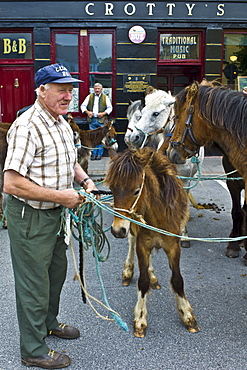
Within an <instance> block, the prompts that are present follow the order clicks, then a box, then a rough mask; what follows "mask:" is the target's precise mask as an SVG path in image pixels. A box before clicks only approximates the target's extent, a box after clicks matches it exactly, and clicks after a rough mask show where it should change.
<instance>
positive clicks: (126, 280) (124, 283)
mask: <svg viewBox="0 0 247 370" xmlns="http://www.w3.org/2000/svg"><path fill="white" fill-rule="evenodd" d="M131 283H132V279H124V280H122V285H123V286H129V285H131Z"/></svg>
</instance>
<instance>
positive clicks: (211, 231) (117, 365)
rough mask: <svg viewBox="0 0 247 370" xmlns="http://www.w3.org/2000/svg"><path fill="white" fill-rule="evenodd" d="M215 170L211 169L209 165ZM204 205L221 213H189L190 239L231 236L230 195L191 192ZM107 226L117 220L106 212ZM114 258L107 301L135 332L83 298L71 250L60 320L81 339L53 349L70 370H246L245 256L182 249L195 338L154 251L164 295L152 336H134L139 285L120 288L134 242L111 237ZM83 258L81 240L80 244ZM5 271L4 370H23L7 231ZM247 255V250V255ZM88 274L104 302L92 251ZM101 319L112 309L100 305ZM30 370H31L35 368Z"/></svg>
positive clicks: (58, 342)
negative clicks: (195, 324)
mask: <svg viewBox="0 0 247 370" xmlns="http://www.w3.org/2000/svg"><path fill="white" fill-rule="evenodd" d="M216 162H217V163H216V164H215V165H214V160H212V161H211V162H210V161H209V160H208V161H207V160H206V162H205V168H206V170H207V169H208V168H210V169H211V170H213V173H216V172H217V171H218V169H219V168H220V164H219V163H220V162H219V160H218V159H217V161H216ZM207 166H209V167H207ZM192 193H193V195H194V197H195V199H196V200H197V202H200V203H206V204H208V203H215V204H216V205H217V210H218V209H219V210H220V211H219V213H217V212H216V211H215V210H211V209H200V210H197V209H195V208H193V207H190V211H191V220H190V222H189V225H188V229H189V235H190V236H191V237H196V238H212V237H228V235H229V233H230V229H231V215H230V211H231V201H230V196H229V194H228V192H227V190H226V189H225V188H224V187H223V186H222V185H221V183H219V182H217V181H204V182H202V183H200V184H198V185H197V186H196V187H195V188H193V189H192ZM103 219H104V228H105V229H106V228H107V227H108V226H109V225H110V224H111V220H112V216H111V215H109V214H107V213H104V218H103ZM106 234H107V237H108V240H109V242H110V245H111V251H110V257H109V259H108V260H107V261H106V262H103V263H101V264H100V270H101V275H102V279H103V282H104V286H105V291H106V296H107V299H108V302H109V304H110V306H111V308H112V309H114V310H115V311H117V312H118V313H119V314H120V316H121V318H122V320H123V321H124V322H126V323H127V325H128V328H129V332H126V331H124V330H123V329H122V328H121V327H120V326H119V325H118V324H117V323H116V322H112V321H105V320H102V319H101V318H99V317H97V315H96V314H95V313H94V312H93V311H92V309H91V308H90V306H89V304H88V303H87V304H84V303H83V302H82V300H81V293H80V287H79V283H78V281H74V280H73V276H74V274H75V269H74V265H73V260H72V253H71V250H70V249H68V260H69V266H68V276H67V280H66V283H65V286H64V289H63V292H62V297H61V311H60V316H59V320H60V321H61V322H65V323H68V324H70V325H74V326H77V327H78V328H79V329H80V331H81V337H80V338H78V339H76V340H62V339H58V338H55V337H54V338H53V337H49V338H47V343H48V345H49V346H50V348H52V349H54V350H56V351H60V352H64V353H65V352H66V353H67V354H68V355H69V356H70V357H71V358H72V364H71V365H70V367H69V369H71V370H81V369H88V370H95V369H107V370H113V369H114V370H115V369H119V370H132V369H133V370H134V369H138V370H139V369H140V370H141V369H142V370H144V369H145V370H151V369H155V370H161V369H162V370H163V369H165V370H180V369H181V370H192V369H193V370H194V369H195V370H216V369H217V370H218V369H222V370H223V369H224V370H244V369H247V363H246V357H245V356H246V349H247V345H246V339H247V321H246V314H247V309H246V306H247V291H246V282H247V267H245V266H244V265H243V262H242V260H241V258H236V259H229V258H227V257H226V256H225V248H226V244H225V243H216V242H212V241H211V242H204V241H192V243H191V244H192V246H191V248H188V249H183V250H182V257H181V272H182V275H183V278H184V282H185V289H186V293H187V297H188V299H189V301H190V303H191V304H192V305H193V308H194V312H195V315H196V317H197V320H198V324H199V326H200V328H201V331H200V332H199V333H196V334H192V333H189V332H188V331H187V330H186V328H185V327H184V326H183V325H182V323H181V322H180V319H179V315H178V313H177V309H176V305H175V300H174V297H173V293H172V292H171V290H170V287H169V280H170V270H169V268H168V263H167V258H166V256H165V254H164V253H163V251H160V252H159V253H158V254H156V253H154V257H153V264H154V268H155V272H156V275H157V276H158V278H159V282H160V284H161V285H162V289H161V290H157V291H154V290H152V291H151V293H150V295H149V300H148V328H147V332H146V337H145V338H142V339H140V338H136V337H135V336H134V335H133V328H132V322H133V309H134V306H135V303H136V299H137V289H136V283H137V278H138V268H137V266H136V267H135V276H134V282H133V284H132V285H131V286H129V287H123V286H122V285H121V271H122V266H123V262H124V259H125V256H126V253H127V240H126V239H121V240H120V239H115V238H114V237H113V236H112V235H111V234H110V232H107V233H106ZM73 245H74V250H75V254H76V257H78V242H77V241H74V243H73ZM0 249H1V257H0V269H1V287H0V289H1V293H0V294H1V306H0V317H1V334H0V335H1V338H0V340H1V346H0V370H7V369H8V370H23V368H24V367H23V366H22V365H21V363H20V354H19V332H18V324H17V319H16V309H15V298H14V284H13V273H12V267H11V261H10V254H9V239H8V233H7V230H4V229H1V230H0ZM243 254H244V252H243V251H242V255H243ZM85 266H86V269H85V276H86V283H87V290H88V292H89V293H90V294H91V295H93V296H94V297H97V298H98V299H100V300H101V301H102V296H101V291H100V285H99V280H98V277H97V273H96V268H95V262H94V258H93V254H92V250H89V251H86V252H85ZM94 305H95V307H96V308H97V309H98V310H99V311H100V313H101V314H102V315H104V316H105V315H108V313H107V312H106V310H105V309H103V308H101V307H100V306H99V305H98V304H94ZM30 369H31V368H30Z"/></svg>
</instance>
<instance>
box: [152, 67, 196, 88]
mask: <svg viewBox="0 0 247 370" xmlns="http://www.w3.org/2000/svg"><path fill="white" fill-rule="evenodd" d="M200 71H201V68H200V66H198V65H197V66H193V65H192V66H181V65H180V66H164V65H163V66H158V71H157V89H160V90H165V91H170V92H171V94H172V95H176V94H177V93H178V92H179V91H181V90H182V89H184V88H185V87H186V86H188V85H190V84H192V83H193V81H198V82H200V80H201V73H200Z"/></svg>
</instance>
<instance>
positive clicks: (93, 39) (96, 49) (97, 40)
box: [90, 34, 112, 72]
mask: <svg viewBox="0 0 247 370" xmlns="http://www.w3.org/2000/svg"><path fill="white" fill-rule="evenodd" d="M90 72H112V35H111V34H91V35H90Z"/></svg>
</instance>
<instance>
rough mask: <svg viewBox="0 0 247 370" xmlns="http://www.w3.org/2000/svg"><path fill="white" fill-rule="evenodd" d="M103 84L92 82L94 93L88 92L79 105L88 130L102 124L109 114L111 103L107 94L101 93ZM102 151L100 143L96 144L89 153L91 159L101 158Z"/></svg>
mask: <svg viewBox="0 0 247 370" xmlns="http://www.w3.org/2000/svg"><path fill="white" fill-rule="evenodd" d="M102 90H103V86H102V85H101V84H100V83H96V84H94V93H92V94H89V95H88V96H87V97H86V99H85V100H84V102H83V103H82V105H81V111H82V113H86V115H87V122H88V123H89V128H90V130H93V129H95V128H98V127H101V126H103V123H104V120H105V116H107V115H109V114H111V112H112V104H111V101H110V99H109V98H108V96H107V95H105V94H103V93H102ZM103 153H104V148H103V146H102V145H97V146H96V148H95V149H94V150H93V151H92V153H91V159H92V160H94V159H101V157H102V155H103Z"/></svg>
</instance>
